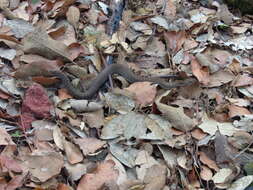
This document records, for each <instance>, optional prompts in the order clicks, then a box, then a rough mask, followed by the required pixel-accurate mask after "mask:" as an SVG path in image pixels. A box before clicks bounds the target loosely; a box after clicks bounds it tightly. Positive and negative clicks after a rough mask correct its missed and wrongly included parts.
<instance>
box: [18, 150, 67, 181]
mask: <svg viewBox="0 0 253 190" xmlns="http://www.w3.org/2000/svg"><path fill="white" fill-rule="evenodd" d="M23 159H24V161H23V164H24V165H25V166H26V167H27V168H28V170H29V172H30V173H31V175H32V176H33V177H35V178H36V179H37V180H39V181H40V182H45V181H47V180H49V179H50V178H52V177H54V176H56V175H58V174H59V173H60V172H61V169H62V167H63V164H64V161H63V156H62V155H61V154H60V153H57V152H37V153H34V154H31V155H25V156H24V158H23Z"/></svg>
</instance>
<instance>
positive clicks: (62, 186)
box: [57, 183, 72, 190]
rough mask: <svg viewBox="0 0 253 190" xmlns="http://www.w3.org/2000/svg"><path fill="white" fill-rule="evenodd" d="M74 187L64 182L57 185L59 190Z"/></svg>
mask: <svg viewBox="0 0 253 190" xmlns="http://www.w3.org/2000/svg"><path fill="white" fill-rule="evenodd" d="M71 189H72V188H71V187H70V186H68V185H66V184H64V183H60V184H59V185H58V186H57V190H71Z"/></svg>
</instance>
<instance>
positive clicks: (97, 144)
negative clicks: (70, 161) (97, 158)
mask: <svg viewBox="0 0 253 190" xmlns="http://www.w3.org/2000/svg"><path fill="white" fill-rule="evenodd" d="M75 143H76V144H78V145H79V147H80V149H81V150H82V152H83V154H84V155H85V156H87V155H89V154H93V153H95V152H96V151H98V150H99V149H101V148H102V147H103V146H105V144H106V142H105V141H101V140H98V139H95V138H82V139H81V138H79V139H75Z"/></svg>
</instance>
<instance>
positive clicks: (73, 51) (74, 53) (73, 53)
mask: <svg viewBox="0 0 253 190" xmlns="http://www.w3.org/2000/svg"><path fill="white" fill-rule="evenodd" d="M68 50H69V53H70V57H71V59H73V60H74V59H75V58H77V57H78V56H79V55H80V54H82V53H85V50H84V47H83V46H82V45H81V44H79V43H72V44H70V45H69V47H68Z"/></svg>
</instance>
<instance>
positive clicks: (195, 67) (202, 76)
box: [191, 59, 210, 85]
mask: <svg viewBox="0 0 253 190" xmlns="http://www.w3.org/2000/svg"><path fill="white" fill-rule="evenodd" d="M191 67H192V72H193V74H194V76H195V77H197V79H198V80H199V82H201V83H203V84H205V85H207V84H208V83H209V81H210V79H209V71H208V69H207V68H203V67H201V66H200V64H199V63H198V61H197V60H196V59H193V60H192V61H191Z"/></svg>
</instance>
